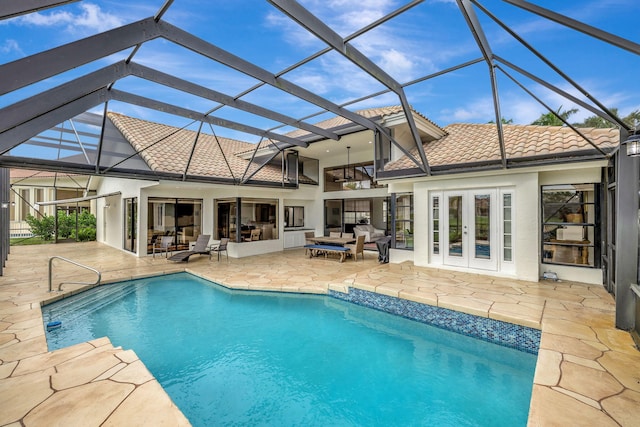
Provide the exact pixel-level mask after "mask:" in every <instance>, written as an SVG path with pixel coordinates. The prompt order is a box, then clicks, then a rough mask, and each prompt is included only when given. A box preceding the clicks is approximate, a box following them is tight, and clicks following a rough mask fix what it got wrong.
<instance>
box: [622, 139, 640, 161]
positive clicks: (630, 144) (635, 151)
mask: <svg viewBox="0 0 640 427" xmlns="http://www.w3.org/2000/svg"><path fill="white" fill-rule="evenodd" d="M623 144H625V145H626V146H627V156H631V157H636V156H640V134H639V133H635V134H633V135H629V137H628V138H627V139H626V141H624V142H623Z"/></svg>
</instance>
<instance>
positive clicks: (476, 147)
mask: <svg viewBox="0 0 640 427" xmlns="http://www.w3.org/2000/svg"><path fill="white" fill-rule="evenodd" d="M444 130H445V131H446V132H447V135H446V136H444V137H443V138H441V139H438V140H435V141H431V142H428V143H425V144H423V147H424V150H425V153H426V155H427V157H428V158H429V162H430V164H431V166H432V167H435V168H437V169H440V170H451V169H456V168H464V167H482V166H490V165H499V164H500V161H501V159H500V147H499V142H498V131H497V128H496V126H495V124H452V125H449V126H446V127H445V128H444ZM579 130H580V132H582V133H583V134H584V135H585V137H587V138H589V139H590V140H591V141H592V142H593V143H594V144H595V145H597V146H598V147H599V148H600V149H601V150H603V151H605V152H607V151H611V150H613V149H614V148H615V147H617V145H618V142H619V139H620V133H619V131H618V129H617V128H605V129H598V128H580V129H579ZM503 131H504V140H505V154H506V158H507V161H508V162H511V163H514V162H526V161H545V160H546V161H554V160H558V159H565V161H567V159H568V158H570V159H572V160H579V159H580V158H584V157H589V158H593V155H594V153H595V154H597V155H598V156H599V157H600V158H602V155H601V154H600V153H598V152H597V151H596V150H595V149H594V147H593V146H592V145H591V144H589V143H588V142H587V141H586V140H584V139H583V138H582V137H581V136H580V135H578V134H577V133H576V132H575V131H574V130H573V129H571V128H569V127H564V126H535V125H524V126H523V125H503ZM415 151H416V150H415V149H414V150H413V151H412V154H414V152H415ZM414 166H415V165H414V164H413V162H411V160H409V159H408V158H407V157H406V156H403V157H401V158H400V159H398V160H396V161H393V162H390V163H388V164H387V165H386V166H385V171H401V170H407V169H411V168H413V167H414Z"/></svg>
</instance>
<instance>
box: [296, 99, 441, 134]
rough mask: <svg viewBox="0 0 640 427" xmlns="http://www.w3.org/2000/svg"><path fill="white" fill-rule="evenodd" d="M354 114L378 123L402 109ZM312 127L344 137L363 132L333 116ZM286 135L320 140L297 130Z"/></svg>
mask: <svg viewBox="0 0 640 427" xmlns="http://www.w3.org/2000/svg"><path fill="white" fill-rule="evenodd" d="M411 112H412V113H413V115H414V117H416V118H419V119H421V120H424V121H425V122H427V123H429V124H430V125H431V126H433V127H435V128H437V129H439V130H441V131H442V132H443V133H444V130H443V129H442V128H440V127H439V126H438V125H437V124H435V123H434V122H432V121H431V120H429V119H428V118H427V117H425V116H424V115H422V114H420V113H418V112H417V111H415V110H413V109H411ZM356 114H358V115H359V116H362V117H364V118H367V119H369V120H372V121H380V120H382V119H384V118H385V117H389V116H393V115H398V114H404V109H403V108H402V106H401V105H391V106H386V107H376V108H367V109H364V110H358V111H356ZM314 125H315V126H317V127H319V128H321V129H327V130H331V131H333V132H335V133H337V134H338V135H345V134H347V133H353V132H357V131H361V130H364V127H363V126H360V125H358V124H357V123H353V122H352V121H351V120H349V119H346V118H345V117H342V116H335V117H332V118H330V119H327V120H323V121H321V122H318V123H314ZM286 135H287V136H289V137H291V138H297V139H301V140H303V141H306V142H311V141H313V140H318V139H320V138H319V137H318V135H315V134H312V133H310V132H307V131H304V130H299V129H297V130H294V131H292V132H289V133H287V134H286Z"/></svg>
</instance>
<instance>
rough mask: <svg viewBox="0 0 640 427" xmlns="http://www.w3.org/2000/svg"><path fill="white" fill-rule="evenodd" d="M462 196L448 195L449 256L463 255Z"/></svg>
mask: <svg viewBox="0 0 640 427" xmlns="http://www.w3.org/2000/svg"><path fill="white" fill-rule="evenodd" d="M463 227H465V225H464V224H463V222H462V196H451V197H449V256H455V257H463V256H466V254H465V253H463V248H464V245H463V241H462V228H463Z"/></svg>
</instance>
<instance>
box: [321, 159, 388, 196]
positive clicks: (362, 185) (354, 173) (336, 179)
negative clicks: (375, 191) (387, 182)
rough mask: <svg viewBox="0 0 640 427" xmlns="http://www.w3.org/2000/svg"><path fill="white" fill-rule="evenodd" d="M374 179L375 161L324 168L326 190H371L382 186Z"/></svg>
mask: <svg viewBox="0 0 640 427" xmlns="http://www.w3.org/2000/svg"><path fill="white" fill-rule="evenodd" d="M381 187H384V185H379V184H378V183H377V182H376V181H375V180H374V171H373V162H367V163H356V164H349V165H343V166H337V167H333V168H326V169H325V170H324V191H350V190H369V189H371V188H381Z"/></svg>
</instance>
